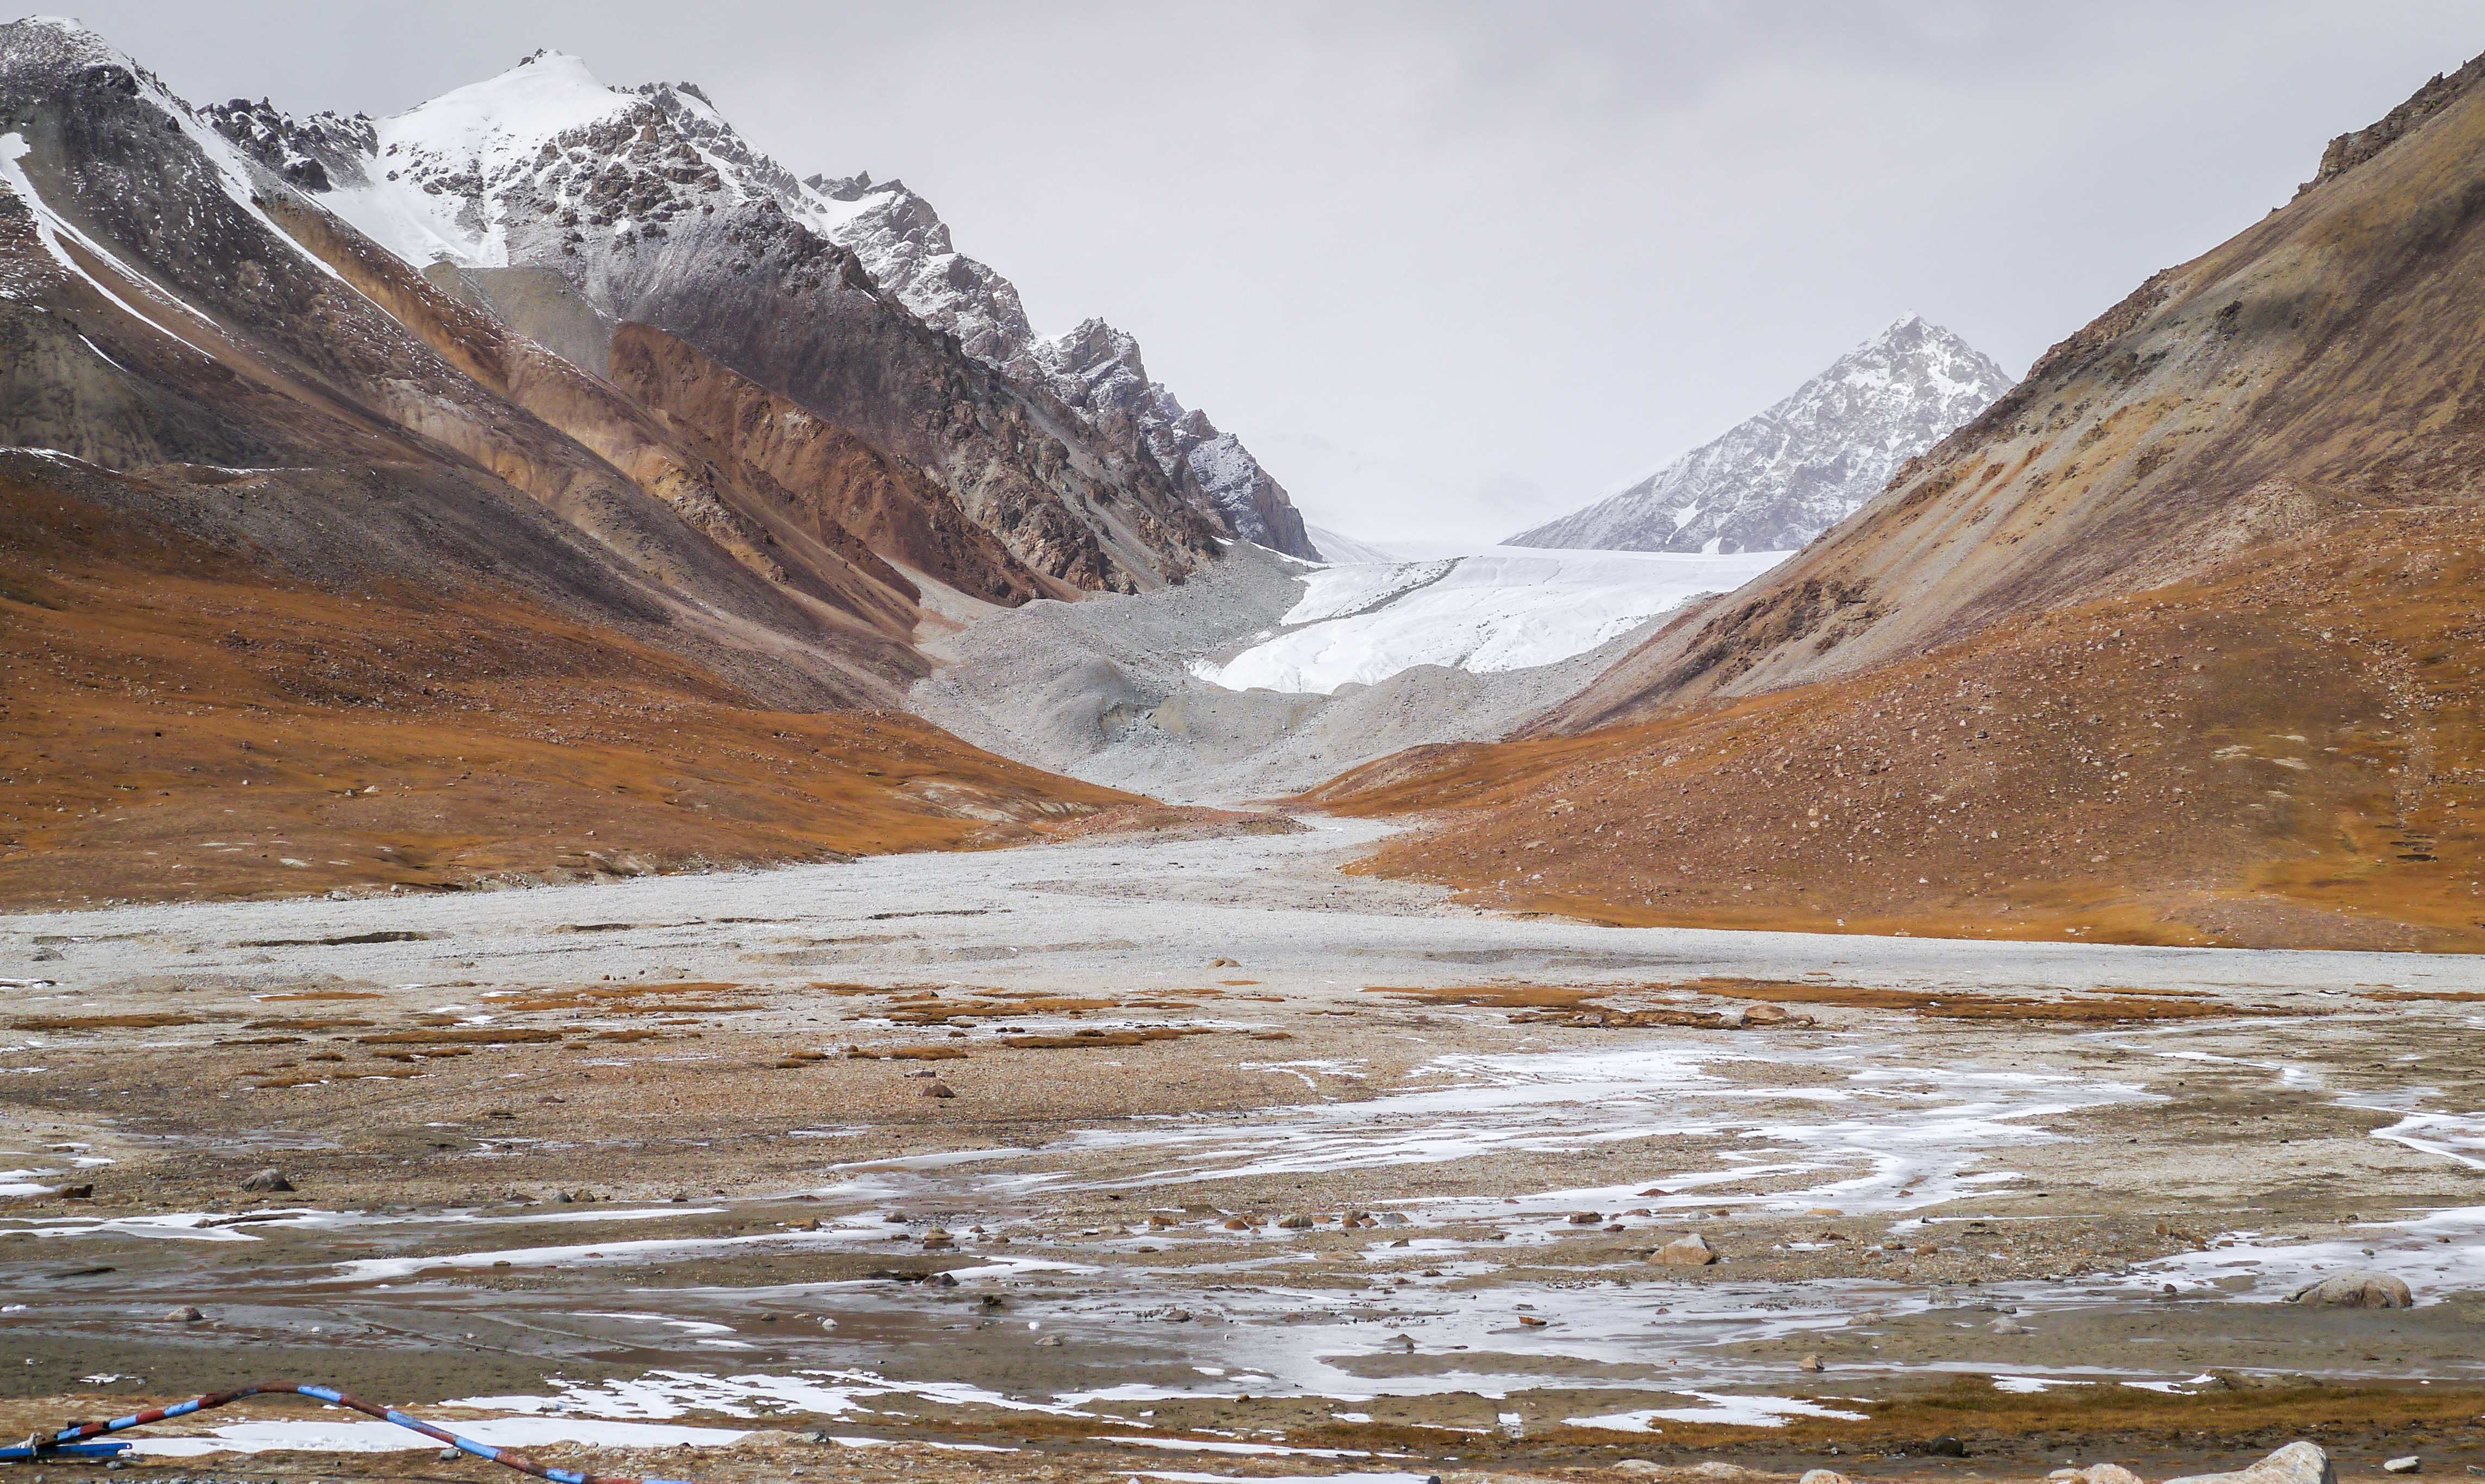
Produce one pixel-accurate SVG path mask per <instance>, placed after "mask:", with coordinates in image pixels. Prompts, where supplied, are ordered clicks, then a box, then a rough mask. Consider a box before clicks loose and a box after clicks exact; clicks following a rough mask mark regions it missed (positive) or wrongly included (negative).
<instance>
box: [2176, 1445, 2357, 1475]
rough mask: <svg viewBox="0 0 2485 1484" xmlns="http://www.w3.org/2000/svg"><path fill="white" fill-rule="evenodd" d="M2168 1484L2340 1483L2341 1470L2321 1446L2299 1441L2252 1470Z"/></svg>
mask: <svg viewBox="0 0 2485 1484" xmlns="http://www.w3.org/2000/svg"><path fill="white" fill-rule="evenodd" d="M2166 1484H2338V1470H2337V1467H2336V1466H2335V1465H2334V1464H2332V1463H2331V1462H2330V1454H2329V1453H2328V1451H2326V1450H2325V1449H2324V1448H2323V1447H2322V1446H2321V1444H2317V1443H2306V1442H2303V1441H2301V1440H2298V1441H2297V1442H2294V1443H2290V1444H2287V1445H2286V1446H2284V1447H2282V1448H2280V1449H2279V1450H2278V1451H2277V1452H2275V1453H2272V1454H2271V1455H2269V1456H2268V1457H2267V1458H2264V1459H2262V1460H2261V1461H2260V1462H2259V1463H2256V1464H2254V1465H2253V1466H2252V1467H2251V1468H2249V1469H2238V1470H2236V1471H2233V1472H2232V1473H2190V1474H2185V1475H2184V1476H2182V1477H2181V1478H2176V1479H2168V1480H2167V1481H2166Z"/></svg>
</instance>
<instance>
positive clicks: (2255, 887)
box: [1330, 60, 2485, 950]
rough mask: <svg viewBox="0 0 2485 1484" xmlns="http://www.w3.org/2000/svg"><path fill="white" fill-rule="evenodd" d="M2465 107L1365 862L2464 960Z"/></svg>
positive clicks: (1810, 907) (2089, 339) (2028, 384)
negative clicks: (1423, 830)
mask: <svg viewBox="0 0 2485 1484" xmlns="http://www.w3.org/2000/svg"><path fill="white" fill-rule="evenodd" d="M2480 82H2485V60H2480V62H2478V63H2471V65H2469V66H2468V67H2464V68H2462V69H2461V70H2460V71H2458V72H2457V73H2454V74H2451V75H2450V76H2449V77H2446V78H2441V79H2436V80H2435V81H2434V82H2433V83H2431V84H2428V85H2427V87H2426V88H2425V89H2424V90H2423V91H2422V92H2420V93H2418V94H2417V96H2416V97H2415V98H2414V99H2412V100H2411V101H2410V103H2409V104H2408V105H2407V106H2406V107H2405V108H2403V109H2401V110H2399V111H2398V112H2396V113H2394V114H2393V115H2392V116H2391V118H2390V119H2389V120H2386V121H2383V123H2382V124H2380V125H2376V126H2375V128H2373V129H2368V130H2364V131H2362V133H2360V134H2356V135H2350V136H2346V137H2345V138H2344V139H2342V141H2341V142H2340V143H2339V144H2337V145H2334V146H2333V147H2332V149H2331V151H2330V153H2329V155H2328V156H2327V157H2326V159H2325V164H2324V166H2323V169H2322V174H2321V176H2320V177H2318V178H2316V180H2315V181H2314V182H2313V183H2312V184H2311V185H2310V186H2309V187H2308V189H2307V190H2305V191H2304V192H2303V193H2302V194H2300V195H2299V196H2298V197H2297V198H2296V200H2295V201H2294V202H2291V203H2290V204H2288V205H2287V206H2286V207H2285V208H2283V209H2281V210H2280V211H2277V212H2275V213H2273V214H2271V215H2270V216H2268V217H2267V218H2265V219H2263V220H2262V221H2260V222H2258V223H2256V224H2254V225H2253V226H2252V227H2250V228H2249V229H2246V230H2244V231H2243V232H2242V233H2241V234H2239V235H2238V236H2236V237H2235V238H2233V239H2232V240H2231V241H2228V242H2226V243H2224V244H2222V245H2221V246H2219V247H2217V248H2215V249H2213V250H2212V251H2210V252H2209V253H2207V254H2205V255H2203V256H2200V257H2198V258H2197V259H2195V260H2193V261H2191V262H2188V263H2184V264H2181V265H2179V266H2177V267H2174V268H2171V269H2168V270H2166V271H2164V272H2162V273H2159V274H2157V275H2156V276H2154V277H2152V278H2151V279H2150V280H2149V281H2148V282H2147V283H2144V284H2143V285H2142V286H2141V287H2140V288H2139V289H2138V290H2137V291H2135V292H2134V293H2133V294H2132V295H2131V296H2130V297H2129V298H2127V299H2126V300H2124V301H2123V302H2122V303H2121V304H2118V305H2116V306H2115V307H2114V308H2113V309H2112V310H2108V311H2107V312H2106V313H2105V314H2104V315H2102V316H2101V317H2099V318H2098V319H2097V320H2096V321H2095V322H2093V323H2092V324H2090V325H2089V326H2088V327H2087V328H2085V329H2083V330H2082V331H2080V332H2079V333H2078V334H2076V335H2074V336H2072V337H2070V338H2068V339H2066V340H2064V341H2062V343H2061V344H2060V345H2057V346H2056V347H2054V348H2053V350H2051V351H2050V352H2048V353H2047V354H2046V356H2045V357H2044V358H2043V359H2042V360H2041V361H2039V362H2038V363H2037V364H2036V366H2035V367H2034V369H2033V370H2032V371H2031V372H2030V373H2029V375H2028V377H2027V379H2026V380H2024V381H2023V382H2022V383H2021V384H2020V385H2019V386H2018V387H2017V388H2015V389H2014V390H2013V391H2011V392H2010V393H2009V394H2008V395H2007V396H2005V397H2004V398H2003V399H2002V400H2001V401H2000V402H1998V403H1996V404H1995V405H1994V406H1993V407H1992V408H1990V409H1988V410H1987V411H1986V412H1985V413H1984V414H1982V415H1981V416H1980V417H1979V418H1977V419H1976V420H1975V421H1973V422H1971V423H1969V424H1968V425H1967V426H1965V427H1963V428H1961V429H1960V430H1959V431H1958V432H1956V433H1954V434H1953V435H1952V436H1951V437H1950V438H1948V439H1946V440H1944V441H1943V442H1942V443H1941V444H1940V445H1937V446H1936V447H1934V448H1933V449H1931V450H1930V451H1929V452H1927V453H1926V454H1925V455H1924V456H1923V457H1921V458H1919V459H1917V460H1915V461H1913V462H1911V463H1910V464H1909V465H1907V466H1906V467H1905V468H1904V469H1903V470H1902V471H1901V472H1900V473H1899V475H1898V478H1897V479H1895V480H1894V481H1893V482H1892V484H1891V485H1890V487H1889V489H1888V490H1887V491H1886V492H1885V493H1884V494H1882V495H1881V496H1880V497H1878V498H1877V499H1874V500H1873V501H1872V502H1871V504H1870V505H1868V506H1867V507H1866V508H1865V509H1864V510H1862V511H1860V512H1858V513H1857V514H1856V515H1855V516H1853V517H1851V518H1850V519H1849V520H1847V521H1846V522H1845V523H1843V525H1841V526H1839V527H1837V528H1836V529H1835V530H1833V531H1832V532H1831V533H1830V534H1829V535H1828V537H1827V538H1826V539H1824V540H1821V541H1820V542H1818V543H1816V544H1815V545H1814V546H1812V547H1811V548H1810V549H1808V550H1806V551H1804V552H1803V553H1800V554H1798V555H1797V556H1796V557H1794V558H1793V559H1791V560H1790V561H1789V562H1788V563H1786V564H1785V565H1784V566H1782V567H1780V568H1778V569H1776V570H1774V571H1772V572H1770V573H1768V574H1767V575H1765V576H1763V577H1761V578H1760V579H1758V580H1755V581H1753V582H1751V583H1749V584H1747V585H1746V586H1745V587H1744V588H1743V589H1741V590H1740V591H1738V592H1736V593H1734V594H1732V595H1730V596H1728V597H1726V598H1724V599H1722V600H1719V601H1717V602H1715V603H1713V604H1710V605H1708V606H1707V607H1705V608H1704V609H1702V610H1700V611H1696V612H1692V613H1688V614H1686V615H1684V616H1683V617H1681V618H1680V619H1678V620H1677V621H1675V622H1674V623H1672V624H1671V625H1669V626H1668V627H1667V628H1666V629H1665V630H1664V631H1662V632H1660V633H1659V634H1657V635H1656V636H1654V637H1653V638H1652V639H1651V640H1650V641H1649V642H1648V643H1646V644H1645V645H1643V646H1642V647H1641V648H1640V650H1639V651H1638V652H1637V653H1635V654H1633V655H1632V656H1631V657H1630V658H1629V659H1627V660H1626V661H1624V662H1623V663H1621V664H1619V665H1617V666H1615V667H1614V669H1613V670H1611V671H1609V672H1608V673H1607V674H1606V675H1605V676H1603V677H1602V678H1601V679H1600V680H1599V681H1598V684H1597V685H1595V686H1594V687H1591V688H1589V689H1588V690H1587V691H1586V692H1584V693H1583V694H1582V695H1580V696H1579V697H1578V698H1576V699H1574V700H1573V701H1571V702H1570V703H1569V704H1567V705H1566V706H1564V707H1563V708H1561V709H1560V710H1558V711H1557V712H1555V713H1554V714H1552V715H1550V716H1549V717H1547V718H1545V719H1544V720H1543V721H1541V722H1540V723H1538V726H1537V732H1538V734H1539V737H1538V740H1536V741H1533V742H1522V743H1518V744H1516V745H1513V746H1510V747H1504V748H1470V749H1452V750H1448V751H1439V752H1434V753H1432V754H1429V755H1421V756H1415V755H1409V756H1402V757H1400V758H1397V759H1392V760H1388V761H1385V762H1383V763H1381V764H1379V765H1376V766H1375V767H1373V768H1371V769H1365V770H1363V772H1362V773H1361V774H1360V775H1358V776H1354V777H1350V778H1348V779H1344V780H1341V781H1340V782H1339V783H1337V784H1336V785H1333V786H1332V789H1331V791H1330V792H1331V794H1332V795H1333V796H1334V797H1335V798H1336V800H1337V801H1338V802H1339V804H1341V805H1342V806H1345V807H1353V808H1363V809H1393V810H1397V809H1422V810H1435V811H1441V813H1440V815H1439V818H1440V819H1442V820H1443V821H1444V823H1443V824H1442V825H1441V827H1440V828H1439V829H1437V830H1435V831H1434V832H1433V833H1431V834H1430V835H1428V836H1426V837H1424V838H1422V839H1420V840H1417V841H1413V842H1410V843H1408V844H1406V845H1403V846H1399V847H1395V848H1393V849H1392V850H1391V851H1389V852H1387V853H1386V854H1385V855H1384V857H1383V865H1384V866H1385V867H1386V868H1387V869H1391V870H1399V871H1411V872H1419V873H1423V874H1428V875H1434V876H1437V877H1442V878H1444V879H1449V880H1454V881H1457V882H1460V883H1461V884H1464V885H1468V886H1471V887H1474V888H1476V889H1478V890H1479V891H1482V892H1484V893H1486V894H1487V895H1488V897H1491V898H1493V899H1494V900H1503V901H1531V902H1538V903H1542V904H1562V905H1566V906H1568V907H1569V908H1570V909H1574V910H1579V911H1583V912H1589V913H1592V914H1595V915H1599V916H1606V917H1610V918H1614V919H1617V920H1625V921H1676V922H1721V923H1744V924H1754V925H1761V924H1772V925H1779V926H1819V927H1829V926H1833V925H1836V924H1838V923H1840V922H1841V921H1842V920H1843V922H1844V923H1845V924H1846V925H1847V926H1849V927H1871V928H1874V929H1879V930H1889V931H1898V930H1901V929H1903V930H1905V931H1943V932H1953V933H1967V934H1979V935H1980V934H1985V933H1992V934H1997V935H2008V936H2056V935H2063V934H2070V935H2079V936H2090V937H2099V938H2105V937H2113V938H2123V939H2153V940H2160V941H2173V942H2226V943H2247V944H2284V945H2300V946H2316V945H2325V944H2333V945H2338V944H2350V943H2363V944H2371V945H2375V946H2397V947H2418V946H2422V947H2434V948H2456V949H2470V950H2473V949H2478V948H2485V878H2480V871H2479V866H2480V863H2485V841H2480V838H2479V827H2478V814H2477V811H2478V809H2479V807H2480V806H2485V794H2480V792H2479V791H2480V787H2485V732H2480V726H2485V682H2480V674H2479V667H2478V666H2477V665H2476V664H2475V663H2473V662H2472V660H2473V651H2474V648H2475V642H2476V637H2477V634H2478V624H2479V620H2478V614H2477V607H2476V603H2475V598H2474V594H2475V590H2476V589H2475V586H2474V583H2475V581H2476V580H2477V579H2478V577H2479V576H2480V575H2485V572H2480V565H2479V564H2480V561H2485V555H2480V553H2485V509H2480V492H2485V416H2480V409H2479V407H2478V405H2477V399H2476V394H2475V391H2474V387H2473V384H2472V377H2471V369H2472V367H2473V366H2474V365H2475V364H2477V363H2478V361H2479V360H2480V359H2485V324H2480V322H2479V321H2478V319H2477V318H2476V316H2475V315H2474V314H2473V313H2472V312H2470V306H2471V299H2472V296H2473V285H2474V283H2476V282H2477V281H2478V277H2479V275H2480V273H2485V87H2480V86H2479V84H2480ZM2360 141H2361V142H2362V143H2360ZM2376 142H2378V143H2376ZM2368 147H2369V148H2368Z"/></svg>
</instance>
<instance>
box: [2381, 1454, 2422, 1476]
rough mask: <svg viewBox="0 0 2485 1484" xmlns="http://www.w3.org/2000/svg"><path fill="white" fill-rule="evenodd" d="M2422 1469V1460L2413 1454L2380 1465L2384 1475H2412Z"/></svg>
mask: <svg viewBox="0 0 2485 1484" xmlns="http://www.w3.org/2000/svg"><path fill="white" fill-rule="evenodd" d="M2423 1467H2424V1460H2423V1459H2421V1458H2418V1457H2417V1456H2416V1455H2415V1454H2414V1453H2410V1454H2409V1455H2408V1456H2407V1457H2405V1458H2393V1459H2391V1460H2390V1461H2389V1462H2388V1463H2386V1464H2384V1465H2382V1471H2383V1472H2384V1473H2414V1472H2416V1471H2417V1470H2418V1469H2421V1468H2423Z"/></svg>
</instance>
